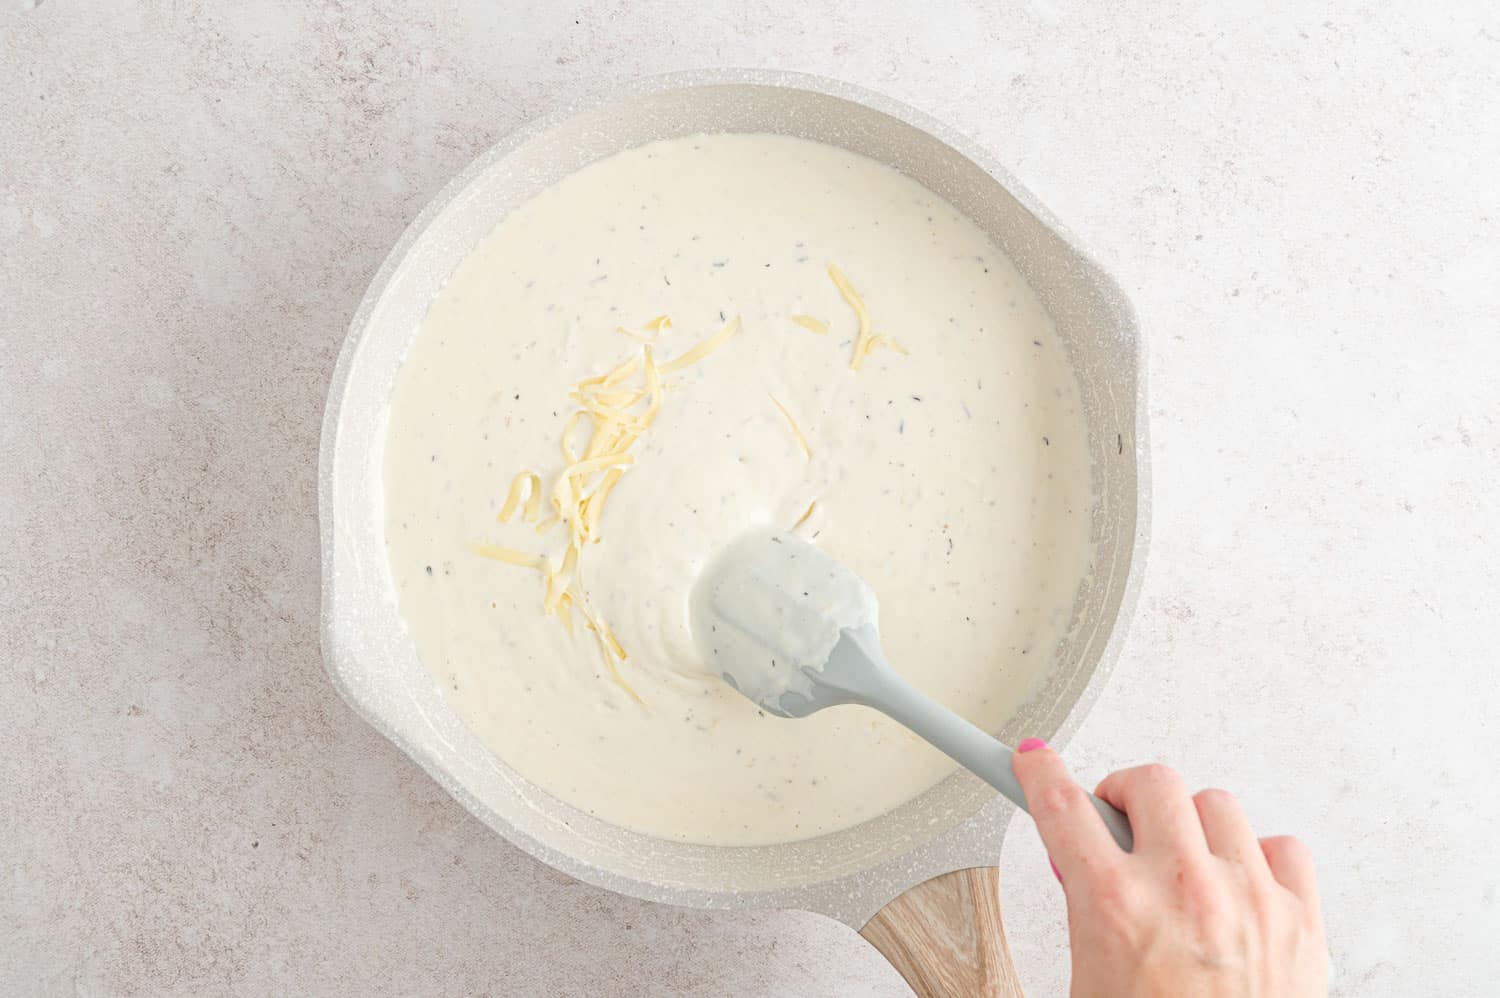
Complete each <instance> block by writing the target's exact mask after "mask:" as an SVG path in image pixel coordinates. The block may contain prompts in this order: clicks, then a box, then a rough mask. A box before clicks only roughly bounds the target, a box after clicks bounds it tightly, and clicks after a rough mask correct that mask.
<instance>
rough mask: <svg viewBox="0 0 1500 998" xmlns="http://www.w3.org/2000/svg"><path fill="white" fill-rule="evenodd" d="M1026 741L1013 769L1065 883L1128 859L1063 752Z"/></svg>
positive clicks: (1022, 744)
mask: <svg viewBox="0 0 1500 998" xmlns="http://www.w3.org/2000/svg"><path fill="white" fill-rule="evenodd" d="M1031 743H1032V739H1027V740H1026V741H1024V742H1022V743H1021V745H1020V749H1019V750H1018V751H1017V752H1016V754H1015V755H1014V756H1012V758H1011V768H1012V769H1014V770H1015V773H1016V779H1017V780H1018V781H1019V782H1020V784H1021V789H1022V791H1024V792H1025V794H1026V809H1027V810H1028V811H1030V812H1031V817H1032V819H1033V820H1034V821H1036V829H1037V831H1038V832H1040V833H1041V836H1042V844H1043V845H1045V846H1046V847H1047V853H1048V854H1049V855H1050V856H1051V857H1052V862H1053V864H1054V865H1055V866H1056V867H1057V871H1058V874H1059V875H1060V876H1061V877H1062V879H1063V881H1064V882H1065V883H1067V882H1070V881H1072V882H1077V881H1078V880H1081V879H1083V878H1086V877H1088V876H1089V874H1090V873H1091V872H1095V871H1099V870H1102V869H1105V868H1108V867H1112V866H1114V865H1115V864H1117V863H1120V862H1122V861H1123V860H1124V858H1125V853H1124V852H1123V851H1121V849H1120V847H1119V846H1118V845H1116V844H1115V840H1114V838H1113V837H1112V836H1111V835H1110V834H1109V829H1107V828H1105V827H1104V819H1103V818H1101V817H1099V812H1098V811H1096V810H1094V805H1093V802H1092V801H1090V800H1089V795H1088V792H1087V791H1086V790H1084V789H1083V788H1082V787H1080V786H1079V785H1078V784H1077V783H1076V782H1075V781H1074V780H1073V777H1072V776H1071V775H1070V774H1069V773H1068V767H1067V766H1065V765H1064V764H1063V761H1062V759H1061V758H1060V757H1059V756H1058V754H1057V753H1056V752H1054V751H1052V750H1051V749H1050V748H1048V747H1047V746H1046V745H1041V746H1035V747H1028V746H1030V745H1031Z"/></svg>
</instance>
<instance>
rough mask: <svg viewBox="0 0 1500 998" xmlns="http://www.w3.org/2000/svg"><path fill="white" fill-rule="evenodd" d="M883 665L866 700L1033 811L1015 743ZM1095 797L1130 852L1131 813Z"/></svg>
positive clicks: (1116, 836) (1098, 808)
mask: <svg viewBox="0 0 1500 998" xmlns="http://www.w3.org/2000/svg"><path fill="white" fill-rule="evenodd" d="M881 665H882V667H881V668H878V669H877V670H875V671H874V675H873V676H872V677H871V681H870V682H869V684H868V685H867V686H866V687H865V688H864V689H862V690H861V691H860V701H861V702H863V703H866V704H867V705H868V706H871V707H874V708H875V709H876V710H879V711H881V712H882V713H884V714H886V715H887V716H889V717H890V718H892V719H893V720H896V721H900V722H901V723H902V724H904V725H906V727H908V728H910V729H911V730H912V731H913V732H914V733H916V734H918V735H920V736H921V737H922V738H924V739H925V740H927V741H928V742H931V743H932V744H933V745H934V746H935V747H937V748H939V749H941V750H942V751H943V752H944V753H945V754H947V755H948V756H950V757H951V758H952V759H953V760H954V761H956V762H958V763H960V764H961V765H962V766H963V767H964V768H965V769H968V770H969V771H970V772H972V773H974V774H975V775H976V776H978V777H979V778H980V779H982V780H984V781H985V782H986V783H988V784H989V785H990V786H992V787H994V788H995V789H996V790H998V791H1000V792H1001V793H1002V794H1004V795H1005V796H1006V797H1008V798H1010V800H1011V801H1012V802H1013V803H1014V804H1015V805H1016V806H1017V807H1019V808H1020V809H1021V810H1023V811H1026V812H1027V813H1028V814H1029V813H1031V812H1030V809H1029V808H1028V807H1027V806H1026V794H1025V792H1024V791H1022V789H1021V784H1020V783H1018V782H1017V781H1016V774H1015V771H1014V770H1013V769H1012V768H1011V755H1012V754H1013V753H1012V750H1011V748H1010V746H1008V745H1006V744H1005V743H1003V742H1001V741H999V740H998V739H996V738H993V737H991V736H990V735H988V734H986V733H985V732H984V731H981V730H980V729H979V728H977V727H975V726H974V725H972V724H970V723H969V722H968V721H965V720H964V719H963V718H962V717H959V716H958V715H957V714H955V713H953V711H951V710H949V709H948V708H947V707H944V706H943V705H942V704H940V703H938V702H937V701H936V700H933V699H932V698H931V697H929V696H927V695H926V694H925V693H923V692H922V691H921V690H919V689H917V688H916V687H915V686H912V685H911V684H910V683H908V682H907V681H906V680H904V679H902V678H901V676H900V675H898V674H897V673H896V672H895V671H894V670H892V669H890V668H888V667H884V665H883V663H881ZM877 676H878V679H877V678H875V677H877ZM1089 801H1090V802H1091V803H1092V804H1093V805H1094V809H1095V810H1096V811H1098V812H1099V817H1100V818H1103V819H1104V824H1105V827H1107V828H1108V829H1109V833H1110V835H1112V836H1113V837H1114V840H1115V841H1116V842H1118V843H1119V845H1120V848H1121V849H1124V850H1125V851H1126V852H1130V851H1131V850H1132V849H1134V848H1135V836H1134V834H1133V833H1132V832H1131V830H1130V819H1129V818H1127V817H1125V815H1124V813H1123V812H1121V811H1118V810H1116V809H1115V808H1113V807H1111V806H1110V805H1109V804H1107V803H1105V802H1104V801H1102V800H1100V799H1099V798H1097V797H1095V796H1094V795H1093V794H1089Z"/></svg>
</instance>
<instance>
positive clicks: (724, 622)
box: [691, 530, 1134, 852]
mask: <svg viewBox="0 0 1500 998" xmlns="http://www.w3.org/2000/svg"><path fill="white" fill-rule="evenodd" d="M691 612H692V624H693V639H694V641H695V642H696V643H697V645H698V648H699V650H700V651H701V652H702V654H703V657H704V659H705V660H706V661H707V663H708V665H709V667H710V668H711V669H713V670H714V671H715V672H717V673H718V674H719V675H720V676H722V677H723V678H724V681H725V682H727V683H728V684H729V685H731V686H733V687H734V688H735V689H736V690H739V691H740V692H741V693H742V694H744V695H745V696H747V697H749V698H750V699H751V700H753V701H754V702H755V703H756V704H757V705H759V706H760V707H761V709H763V710H766V711H768V712H770V713H773V714H779V715H780V716H782V717H806V716H807V715H809V714H811V713H813V712H815V711H818V710H822V709H823V708H824V707H832V706H835V705H837V704H847V703H857V704H864V705H865V706H868V707H874V708H875V709H876V710H879V711H881V712H882V713H884V714H886V715H888V716H889V717H891V718H892V719H894V720H896V721H899V722H900V723H901V724H904V725H905V726H906V727H908V728H910V729H911V730H912V731H913V732H915V733H916V734H918V735H920V736H921V737H922V738H924V739H926V740H927V741H929V742H931V743H932V744H933V745H934V746H936V747H937V748H939V749H941V750H942V751H943V752H945V753H947V754H948V755H949V756H950V757H952V758H953V759H954V760H956V761H957V762H959V763H961V764H962V765H963V766H965V767H967V768H968V769H970V770H971V771H973V772H974V773H975V774H976V775H978V776H979V777H981V778H982V779H984V780H985V782H987V783H989V784H990V785H991V786H993V787H994V788H995V789H996V790H999V791H1000V792H1001V793H1003V794H1004V795H1005V796H1006V797H1008V798H1010V799H1011V800H1012V801H1014V802H1015V803H1016V804H1017V805H1018V806H1019V807H1020V808H1021V809H1022V810H1026V795H1025V794H1024V793H1023V792H1022V790H1021V786H1020V784H1019V783H1017V782H1016V778H1015V773H1014V772H1013V771H1012V769H1011V749H1010V748H1009V747H1008V746H1006V745H1004V744H1002V743H1001V742H999V741H997V740H996V739H994V738H992V737H990V736H989V735H988V734H986V733H985V732H983V731H981V730H980V729H979V728H976V727H975V726H974V725H972V724H970V723H969V722H968V721H965V720H964V719H963V718H961V717H959V716H958V715H957V714H955V713H953V712H952V711H950V710H949V709H948V708H946V707H944V706H943V705H942V704H939V703H937V702H936V701H934V700H932V699H930V698H929V697H927V696H926V695H925V694H923V693H922V692H921V691H919V690H917V689H916V688H915V687H913V686H911V685H910V684H909V683H907V682H906V681H905V680H904V679H902V678H901V677H900V676H899V675H897V674H896V672H895V671H894V670H893V669H892V668H891V667H890V666H889V665H888V664H887V663H886V660H885V655H884V653H883V652H882V651H881V648H880V630H879V604H878V602H877V600H876V598H875V593H874V591H873V590H871V589H870V587H869V586H868V585H866V584H865V582H864V580H863V579H861V578H860V577H859V576H858V575H855V574H854V572H852V571H850V570H849V569H848V568H847V567H845V566H844V565H843V564H842V563H841V562H839V561H838V560H836V559H834V558H832V557H830V556H829V555H827V554H825V553H824V552H823V551H821V550H819V549H818V548H817V547H815V546H813V545H812V544H809V543H808V542H806V541H804V540H802V539H801V538H799V537H797V536H795V535H793V534H789V533H785V532H782V531H775V530H760V531H755V532H753V533H750V534H747V535H745V536H744V537H742V538H740V539H739V540H737V541H735V542H734V543H733V544H731V545H730V546H729V547H728V548H727V549H725V551H724V552H723V553H722V554H720V555H719V557H718V558H716V559H715V560H714V561H713V562H712V563H711V564H710V565H709V566H708V567H707V568H706V569H705V570H704V572H703V574H702V575H701V576H700V577H699V579H698V582H697V584H696V585H695V586H694V589H693V597H692V607H691ZM1090 799H1091V800H1092V802H1093V804H1094V807H1095V809H1096V810H1097V811H1098V812H1099V816H1100V817H1101V818H1102V819H1103V820H1104V823H1105V825H1106V826H1107V827H1108V828H1109V830H1110V832H1111V834H1113V836H1114V838H1115V841H1116V842H1118V843H1119V844H1120V847H1121V848H1122V849H1124V850H1125V851H1127V852H1129V851H1130V850H1131V848H1133V845H1134V837H1133V835H1132V834H1131V830H1130V822H1129V821H1128V820H1127V819H1126V817H1125V815H1124V814H1122V813H1121V812H1119V811H1117V810H1115V809H1114V808H1113V807H1111V806H1110V805H1108V804H1106V803H1105V802H1104V801H1101V800H1099V799H1098V798H1096V797H1092V796H1091V797H1090Z"/></svg>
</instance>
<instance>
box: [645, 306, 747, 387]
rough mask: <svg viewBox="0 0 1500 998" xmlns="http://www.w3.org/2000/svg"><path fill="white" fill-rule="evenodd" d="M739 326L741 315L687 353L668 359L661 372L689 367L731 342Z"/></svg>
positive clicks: (666, 372) (670, 371)
mask: <svg viewBox="0 0 1500 998" xmlns="http://www.w3.org/2000/svg"><path fill="white" fill-rule="evenodd" d="M739 328H740V317H739V316H735V317H734V318H733V319H730V320H729V321H728V322H726V323H725V324H724V328H723V329H721V330H719V331H718V332H717V333H715V334H714V335H713V336H710V337H709V338H708V339H706V340H704V341H703V342H702V343H699V344H698V345H697V346H695V347H693V348H692V349H691V350H689V351H688V352H687V353H685V354H682V355H681V356H680V357H674V358H672V359H671V360H669V361H667V362H666V363H665V364H662V365H661V368H660V373H662V374H671V373H672V372H673V371H680V370H682V369H683V368H684V367H689V366H691V365H693V364H696V363H698V361H700V360H702V359H703V358H704V357H707V356H708V355H709V354H711V353H713V352H714V351H715V350H717V349H719V348H720V347H722V346H723V345H724V344H725V343H727V342H729V338H730V337H731V336H733V335H734V334H735V333H736V332H738V331H739Z"/></svg>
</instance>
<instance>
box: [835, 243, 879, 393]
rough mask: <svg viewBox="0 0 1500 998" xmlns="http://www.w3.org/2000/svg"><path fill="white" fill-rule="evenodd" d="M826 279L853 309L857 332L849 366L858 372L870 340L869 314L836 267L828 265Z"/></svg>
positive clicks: (861, 299)
mask: <svg viewBox="0 0 1500 998" xmlns="http://www.w3.org/2000/svg"><path fill="white" fill-rule="evenodd" d="M828 277H829V279H830V280H832V281H833V286H834V287H836V288H838V289H839V294H841V295H843V296H844V301H846V302H848V303H849V307H850V308H852V309H854V317H855V318H856V319H858V320H859V332H858V334H856V337H855V340H854V357H853V358H852V359H851V360H850V361H849V366H850V367H852V368H853V369H854V370H856V371H858V370H859V367H860V365H861V364H863V363H864V362H865V350H866V349H867V347H866V343H867V341H868V340H869V339H870V312H869V310H868V309H867V308H865V300H864V299H863V298H861V297H860V296H859V292H858V291H855V290H854V285H852V284H850V283H849V278H847V277H845V276H844V272H843V271H842V270H840V269H839V268H838V267H837V266H836V265H834V264H831V263H830V264H829V265H828Z"/></svg>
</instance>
